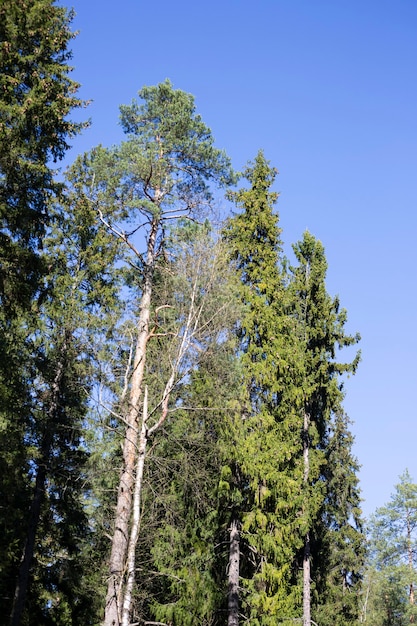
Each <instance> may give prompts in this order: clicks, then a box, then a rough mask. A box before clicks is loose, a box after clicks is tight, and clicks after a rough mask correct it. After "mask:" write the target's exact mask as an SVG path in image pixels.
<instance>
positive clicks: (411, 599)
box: [407, 511, 415, 624]
mask: <svg viewBox="0 0 417 626" xmlns="http://www.w3.org/2000/svg"><path fill="white" fill-rule="evenodd" d="M407 549H408V568H409V570H410V576H412V575H413V547H412V541H411V523H410V512H409V511H407ZM408 597H409V602H410V605H411V606H413V605H414V584H413V582H412V581H411V582H410V590H409V596H408ZM414 621H415V619H414V615H410V624H414Z"/></svg>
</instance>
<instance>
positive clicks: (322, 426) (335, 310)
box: [289, 232, 359, 626]
mask: <svg viewBox="0 0 417 626" xmlns="http://www.w3.org/2000/svg"><path fill="white" fill-rule="evenodd" d="M294 252H295V255H296V259H297V261H298V265H297V266H296V267H295V268H292V279H291V282H290V285H289V294H290V296H291V301H292V306H291V309H290V311H291V318H292V320H293V325H294V326H293V330H294V336H295V337H297V352H298V357H297V367H296V369H295V370H294V372H295V376H296V377H295V379H294V382H295V384H296V386H297V389H298V393H297V395H296V398H295V406H296V407H297V412H298V415H299V424H300V432H301V442H300V455H302V458H303V479H302V484H301V485H300V487H301V491H302V498H303V502H302V507H301V510H300V522H301V528H302V531H303V533H304V538H303V543H304V545H303V549H302V551H300V553H299V558H298V561H297V567H299V568H300V569H302V571H303V621H304V624H305V625H306V626H307V625H308V624H309V623H310V622H311V609H312V589H311V581H315V579H316V573H315V570H314V567H317V568H319V558H318V555H317V554H316V552H317V546H318V544H319V543H320V540H321V537H322V535H323V528H322V527H321V520H322V515H324V516H326V515H327V520H326V524H325V527H327V530H328V532H330V528H331V527H332V526H333V527H334V526H335V525H336V526H337V524H338V523H339V525H342V524H345V523H349V521H350V517H351V515H352V513H354V514H355V517H356V520H357V516H358V509H357V506H358V493H357V489H352V490H351V491H350V493H349V491H348V494H349V501H348V503H343V500H342V498H341V493H337V492H336V491H335V489H336V490H337V486H336V484H337V482H338V481H337V472H338V467H337V463H338V461H337V460H336V462H335V459H334V458H333V457H332V455H331V454H329V446H330V433H331V428H332V425H333V420H334V419H337V418H335V416H337V415H339V416H340V413H341V411H342V400H343V395H344V393H343V375H345V374H349V373H354V372H355V371H356V367H357V364H358V361H359V354H357V355H356V356H355V357H354V359H353V360H352V362H350V363H340V362H338V361H337V360H336V350H337V349H341V348H345V347H348V346H352V345H354V344H355V343H357V341H358V340H359V336H358V335H355V336H350V335H347V334H346V333H345V330H344V326H345V323H346V311H344V310H340V305H339V300H338V298H331V297H330V296H329V294H328V293H327V291H326V285H325V278H326V271H327V262H326V258H325V255H324V249H323V246H322V244H321V243H320V242H319V241H318V240H316V239H315V238H314V237H313V236H312V235H311V234H310V233H308V232H306V233H304V236H303V239H302V241H300V242H299V243H298V244H296V245H295V246H294ZM336 425H337V422H336ZM338 427H339V431H340V429H341V423H340V422H339V424H338ZM344 429H345V440H344V442H343V438H342V433H341V432H339V433H338V434H337V436H338V437H339V439H338V440H334V441H333V442H332V443H333V446H334V445H335V443H336V442H337V445H338V446H339V448H340V445H341V443H344V444H345V447H344V449H343V448H342V450H340V449H339V450H338V452H339V454H340V455H341V454H342V452H343V453H344V454H345V455H346V459H345V460H347V459H348V458H349V457H350V444H349V440H347V439H346V434H348V431H347V433H346V422H345V424H344ZM326 457H327V459H326ZM347 469H349V470H350V472H351V473H350V475H349V477H348V478H349V481H350V484H351V485H355V484H356V483H357V480H356V479H355V475H354V471H355V465H354V463H353V462H351V463H350V467H346V470H347ZM326 472H327V473H326ZM352 474H353V475H352ZM339 480H340V479H339ZM338 498H340V500H338ZM332 505H333V511H332V512H331V507H332ZM341 522H342V523H341ZM338 538H339V540H340V535H339V537H338ZM329 549H330V550H332V549H335V545H333V546H329ZM349 549H350V546H348V545H347V546H346V550H349ZM351 574H352V572H346V573H345V582H346V580H347V577H350V575H351ZM352 575H353V574H352ZM341 612H342V609H341Z"/></svg>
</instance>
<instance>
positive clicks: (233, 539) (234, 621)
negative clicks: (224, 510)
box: [227, 519, 240, 626]
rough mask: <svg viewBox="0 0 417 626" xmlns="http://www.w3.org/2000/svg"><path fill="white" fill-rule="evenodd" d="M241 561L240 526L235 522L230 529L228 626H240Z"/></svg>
mask: <svg viewBox="0 0 417 626" xmlns="http://www.w3.org/2000/svg"><path fill="white" fill-rule="evenodd" d="M239 559H240V536H239V524H238V522H237V520H235V519H234V520H233V521H232V523H231V527H230V549H229V568H228V570H229V571H228V579H229V589H228V594H227V608H228V620H227V626H239Z"/></svg>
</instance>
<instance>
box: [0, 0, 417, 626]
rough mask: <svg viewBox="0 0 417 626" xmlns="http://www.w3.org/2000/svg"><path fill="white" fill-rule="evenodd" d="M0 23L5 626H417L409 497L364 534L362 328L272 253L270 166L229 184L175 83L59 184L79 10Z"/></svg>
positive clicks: (300, 261)
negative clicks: (355, 405)
mask: <svg viewBox="0 0 417 626" xmlns="http://www.w3.org/2000/svg"><path fill="white" fill-rule="evenodd" d="M0 16H1V20H0V33H1V47H0V64H1V69H2V71H1V76H0V86H1V89H0V138H1V142H0V143H1V148H0V216H1V226H0V261H1V262H0V299H1V304H2V307H1V312H0V334H1V342H0V447H1V454H0V464H1V465H0V467H1V475H2V480H1V495H2V516H1V518H0V524H1V531H2V532H1V534H0V549H1V557H2V558H1V569H0V605H1V610H2V614H3V615H7V616H8V620H9V624H10V625H11V626H20V625H21V626H35V625H36V626H49V625H59V626H70V625H72V626H75V625H79V624H84V625H88V624H90V625H92V626H93V625H98V624H103V625H104V626H115V625H116V626H129V625H130V626H131V625H133V624H135V625H136V624H137V625H139V624H140V625H145V624H158V625H162V626H168V625H171V626H173V625H175V626H190V625H192V624H193V625H194V624H199V625H201V626H222V625H226V624H227V626H238V625H239V624H248V625H250V626H270V625H276V624H288V623H289V621H294V622H295V621H299V622H302V623H303V626H309V625H310V624H316V625H317V624H318V625H319V626H334V625H336V626H342V625H343V626H344V625H346V624H352V625H356V624H360V623H362V622H364V621H365V619H366V621H367V623H369V624H379V625H381V624H387V625H391V624H392V625H394V624H402V623H404V624H405V623H406V621H407V620H408V622H407V623H409V622H412V621H414V613H415V610H414V584H415V583H414V578H413V577H414V551H413V547H412V546H413V541H414V535H413V532H414V526H415V524H414V517H415V515H416V502H415V500H416V498H415V494H414V491H413V490H415V485H413V484H412V481H411V477H410V476H409V475H408V474H404V476H403V477H402V478H401V483H400V485H399V486H398V487H397V492H396V498H395V499H394V500H393V502H392V503H391V504H390V505H387V507H386V508H384V509H381V510H379V511H377V513H376V516H375V519H374V520H373V521H372V524H371V530H370V534H369V537H370V539H369V542H368V540H367V536H366V531H365V528H364V520H363V517H362V512H361V497H360V489H359V480H358V472H359V465H358V461H357V459H356V458H355V456H354V454H353V451H352V446H353V436H352V431H351V422H350V419H349V417H348V416H347V415H346V412H345V410H344V406H343V403H344V398H345V382H346V378H347V376H348V375H353V374H355V372H356V370H357V367H358V364H359V361H360V354H359V352H358V351H357V344H358V342H359V341H360V337H359V335H358V334H353V335H352V334H350V333H349V332H348V331H347V327H346V326H347V313H346V311H345V309H343V308H342V306H341V303H340V301H339V298H338V297H334V296H333V295H331V294H329V293H328V291H327V287H326V274H327V260H326V255H325V250H324V246H323V245H322V243H321V241H320V240H319V239H318V238H316V237H315V236H314V235H313V234H312V233H310V232H309V231H306V232H304V233H302V234H300V240H299V241H298V242H296V243H294V244H293V246H292V254H291V259H288V258H287V256H286V254H285V249H286V248H285V245H284V233H283V232H282V229H281V226H280V219H279V212H278V210H277V203H278V193H277V192H276V191H275V181H276V176H277V170H276V169H275V167H274V166H273V165H272V164H271V163H270V162H269V161H268V159H267V157H266V155H265V154H264V152H263V151H262V150H261V149H260V150H259V151H258V152H257V154H255V155H252V160H249V161H248V163H247V166H246V168H245V170H244V171H243V172H242V173H241V174H238V173H236V172H235V171H234V168H233V164H232V162H231V160H230V158H229V157H228V156H227V154H226V153H225V152H224V151H223V150H220V149H219V148H217V147H216V142H215V139H214V135H213V134H212V131H211V130H210V129H209V127H208V126H207V125H206V123H205V122H204V121H203V119H202V117H201V116H200V114H199V113H198V111H197V108H196V105H195V101H194V97H193V96H192V95H191V94H189V93H187V92H185V91H182V90H180V89H177V88H175V87H174V85H173V84H172V83H171V82H170V81H169V80H166V81H164V82H162V83H159V84H156V85H150V86H144V87H142V88H141V89H140V90H139V92H138V96H137V99H134V100H133V101H132V102H131V103H130V104H122V105H121V106H120V123H121V126H122V129H123V131H124V139H123V140H122V141H121V142H120V143H119V144H118V145H115V146H106V137H105V136H104V137H103V138H102V143H101V144H100V145H98V146H96V147H94V148H93V149H91V150H90V151H88V152H87V153H85V154H80V155H78V156H77V157H76V159H75V160H74V162H73V163H72V164H71V165H70V166H69V167H68V168H67V170H66V173H65V177H64V178H63V179H62V178H60V179H58V176H57V172H56V170H55V169H54V167H55V165H54V164H56V163H57V162H59V161H60V160H61V159H62V158H63V157H64V155H65V153H66V151H67V150H68V148H69V141H70V139H71V137H73V136H74V135H75V134H77V133H79V132H81V130H82V128H83V124H79V123H75V122H72V121H71V114H72V112H73V111H74V110H75V109H77V108H79V107H82V106H84V104H85V103H83V102H82V101H81V100H80V99H79V98H78V97H77V90H78V88H79V85H78V84H77V83H76V82H74V81H73V80H72V79H71V78H70V73H71V69H72V68H71V66H70V65H69V61H70V59H71V51H70V49H69V44H70V41H71V39H72V38H73V36H74V35H73V33H72V31H71V19H72V14H71V13H70V12H68V11H67V10H66V9H65V8H63V7H61V6H58V5H57V4H56V3H55V2H54V0H17V1H16V0H15V1H12V0H4V1H3V2H2V4H1V7H0ZM242 150H243V151H244V147H243V148H242ZM249 156H250V155H249ZM245 158H246V157H245ZM219 197H222V198H223V209H224V211H223V213H227V217H226V219H225V220H223V221H222V222H221V223H219V219H218V202H219ZM345 348H347V350H344V349H345ZM344 354H346V355H347V356H346V357H344ZM399 562H401V564H400V565H399ZM381 598H384V602H382V601H380V600H381ZM372 620H374V621H372ZM378 620H385V621H378ZM395 620H397V621H395ZM398 620H400V621H398ZM401 620H402V621H401Z"/></svg>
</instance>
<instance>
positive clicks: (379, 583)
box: [364, 470, 417, 626]
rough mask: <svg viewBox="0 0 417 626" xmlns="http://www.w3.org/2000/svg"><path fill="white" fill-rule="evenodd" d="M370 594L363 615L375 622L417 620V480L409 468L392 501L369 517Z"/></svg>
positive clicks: (368, 583) (401, 479) (391, 624)
mask: <svg viewBox="0 0 417 626" xmlns="http://www.w3.org/2000/svg"><path fill="white" fill-rule="evenodd" d="M369 530H370V542H369V543H370V558H369V565H368V569H367V574H366V584H367V586H368V592H369V597H368V599H367V607H366V611H364V619H366V621H367V622H369V623H370V624H371V625H372V626H373V625H374V624H377V623H379V624H383V625H384V626H393V625H394V624H400V625H401V626H402V625H403V624H404V625H405V624H410V623H415V622H416V621H417V609H416V605H415V586H416V580H417V576H416V553H417V549H416V546H417V484H416V483H414V482H413V480H412V478H411V476H410V473H409V472H408V470H406V471H405V472H404V473H403V474H402V475H401V476H400V479H399V482H398V484H397V485H395V491H394V493H393V494H392V496H391V499H390V501H389V502H388V503H387V504H386V505H385V506H383V507H380V508H378V509H377V510H376V512H375V514H374V515H373V516H372V518H371V521H370V529H369Z"/></svg>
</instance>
